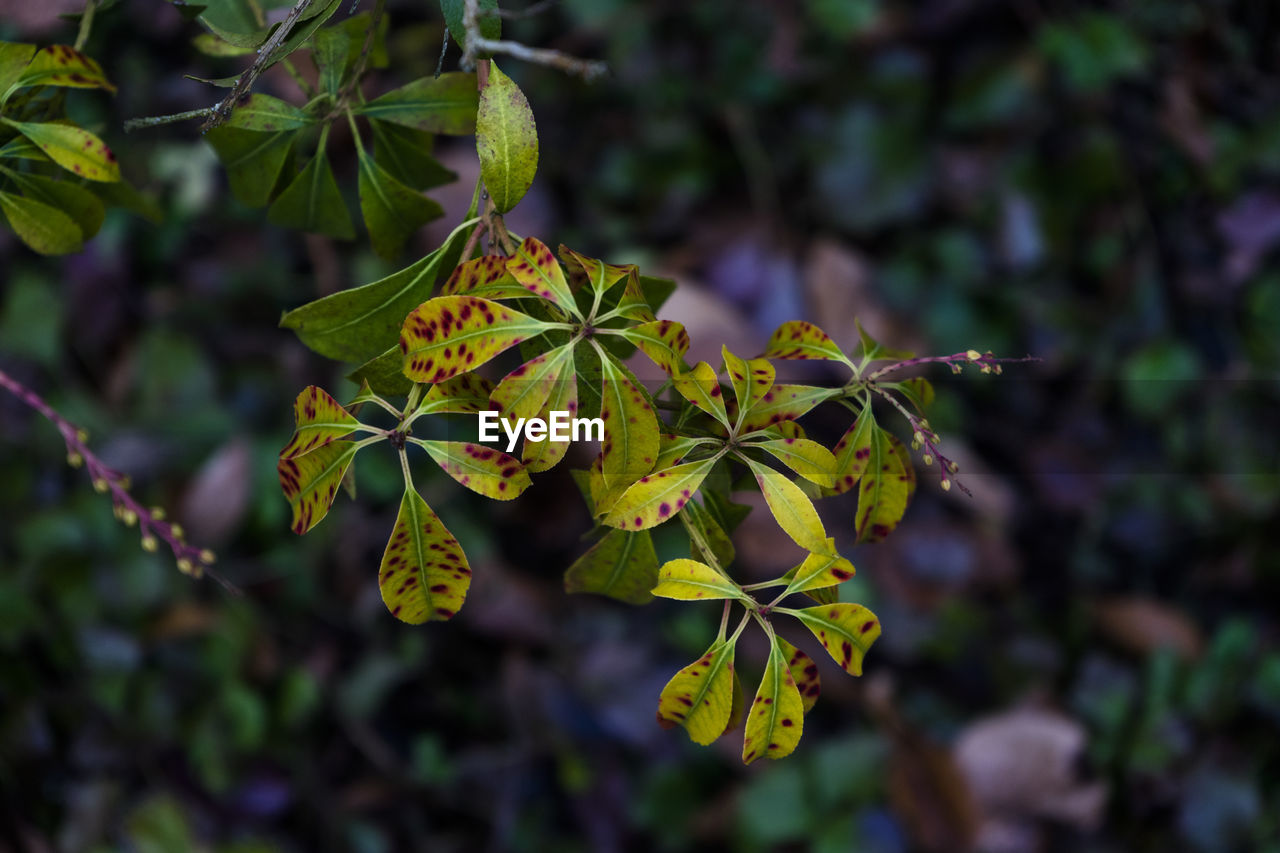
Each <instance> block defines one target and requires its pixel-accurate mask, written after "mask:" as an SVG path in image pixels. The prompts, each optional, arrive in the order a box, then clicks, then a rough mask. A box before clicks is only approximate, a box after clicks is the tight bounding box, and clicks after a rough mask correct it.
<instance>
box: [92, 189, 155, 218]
mask: <svg viewBox="0 0 1280 853" xmlns="http://www.w3.org/2000/svg"><path fill="white" fill-rule="evenodd" d="M86 189H88V190H91V191H92V192H93V194H94V195H96V196H97V197H98V198H100V199H102V200H103V201H104V202H106V203H107V204H108V205H109V206H111V207H118V208H121V209H123V210H127V211H129V212H130V213H134V214H136V215H138V216H141V217H142V218H143V219H145V220H147V221H148V222H151V223H153V224H155V225H159V224H160V223H161V222H163V221H164V211H163V210H161V209H160V204H159V202H157V201H156V200H155V199H154V198H153V197H151V196H150V195H145V194H143V193H140V192H138V190H137V189H135V188H134V187H133V185H132V184H130V183H129V182H128V181H126V180H119V181H116V182H115V183H113V184H91V185H89V186H88V187H86Z"/></svg>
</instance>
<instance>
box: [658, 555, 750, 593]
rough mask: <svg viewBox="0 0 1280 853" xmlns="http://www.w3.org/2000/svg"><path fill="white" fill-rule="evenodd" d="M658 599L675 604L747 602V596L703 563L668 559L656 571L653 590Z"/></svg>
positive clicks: (735, 585)
mask: <svg viewBox="0 0 1280 853" xmlns="http://www.w3.org/2000/svg"><path fill="white" fill-rule="evenodd" d="M653 594H654V595H655V596H657V597H658V598H674V599H676V600H677V601H700V600H702V599H722V598H731V599H736V600H740V601H745V600H747V594H746V593H745V592H743V591H742V588H741V587H739V586H738V585H737V584H736V583H734V582H733V581H731V580H729V579H728V578H727V577H725V576H724V575H722V574H720V573H719V572H717V571H716V570H715V569H713V568H711V567H710V566H708V565H707V564H706V563H700V562H698V561H697V560H685V559H678V560H668V561H667V562H665V563H663V564H662V567H661V568H660V569H658V585H657V586H655V587H654V588H653Z"/></svg>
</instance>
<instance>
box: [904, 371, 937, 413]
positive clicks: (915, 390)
mask: <svg viewBox="0 0 1280 853" xmlns="http://www.w3.org/2000/svg"><path fill="white" fill-rule="evenodd" d="M898 390H899V391H901V392H902V396H904V397H906V398H907V399H908V400H910V401H911V405H913V406H915V407H916V411H918V412H920V414H922V415H923V414H924V413H925V410H926V409H928V408H929V407H930V406H932V405H933V397H934V391H933V383H931V382H930V381H929V380H928V379H925V378H924V377H923V376H913V377H912V378H910V379H904V380H903V381H902V382H900V383H898Z"/></svg>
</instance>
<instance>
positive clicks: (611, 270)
mask: <svg viewBox="0 0 1280 853" xmlns="http://www.w3.org/2000/svg"><path fill="white" fill-rule="evenodd" d="M559 254H560V260H562V261H564V265H565V266H566V267H568V268H569V289H570V290H577V289H578V288H579V287H581V286H582V285H583V284H589V285H590V287H591V289H592V291H594V292H595V293H599V294H604V293H607V292H608V291H609V290H610V289H611V288H612V287H613V286H614V285H615V284H617V283H618V282H619V281H621V280H622V279H623V278H625V277H626V276H628V275H631V274H633V273H634V272H635V267H634V266H632V265H628V266H625V267H619V266H614V265H613V264H606V263H604V262H603V261H600V260H597V259H596V258H588V257H587V256H586V255H583V254H581V253H579V252H575V251H574V250H573V249H570V248H569V247H568V246H566V245H564V244H563V243H561V244H560V252H559Z"/></svg>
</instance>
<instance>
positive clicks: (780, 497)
mask: <svg viewBox="0 0 1280 853" xmlns="http://www.w3.org/2000/svg"><path fill="white" fill-rule="evenodd" d="M747 465H748V466H749V467H750V468H751V473H752V474H754V475H755V477H756V482H757V483H759V484H760V491H761V493H763V494H764V499H765V503H767V504H768V505H769V512H771V513H773V517H774V518H775V519H776V520H777V522H778V526H779V527H781V528H782V529H783V531H784V532H785V533H786V534H787V535H788V536H790V537H791V538H792V539H794V540H795V542H796V544H797V545H799V546H800V547H801V548H804V549H805V550H806V551H812V552H813V553H815V554H821V553H825V552H826V551H827V550H828V548H829V546H828V545H827V542H828V541H829V540H828V539H827V531H826V529H825V528H823V526H822V519H820V518H819V517H818V511H817V510H816V509H814V508H813V502H812V501H811V500H809V498H808V497H807V496H806V495H805V493H804V492H802V491H800V487H799V486H797V485H796V484H795V483H793V482H791V481H790V480H789V479H787V478H786V477H785V476H783V475H782V474H780V473H778V472H777V471H775V470H773V469H772V468H769V467H767V466H765V465H761V464H760V463H759V462H755V461H753V460H750V459H749V460H747Z"/></svg>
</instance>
